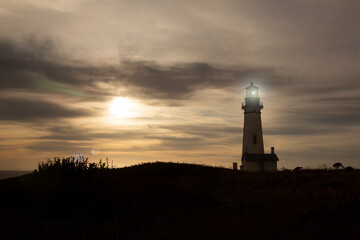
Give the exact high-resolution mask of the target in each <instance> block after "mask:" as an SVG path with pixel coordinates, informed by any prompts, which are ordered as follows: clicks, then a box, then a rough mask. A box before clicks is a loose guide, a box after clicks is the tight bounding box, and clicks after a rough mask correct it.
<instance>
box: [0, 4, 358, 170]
mask: <svg viewBox="0 0 360 240" xmlns="http://www.w3.org/2000/svg"><path fill="white" fill-rule="evenodd" d="M359 23H360V1H358V0H342V1H339V0H308V1H302V0H288V1H282V0H221V1H220V0H206V1H205V0H198V1H190V0H183V1H171V0H152V1H145V0H131V1H130V0H101V1H100V0H59V1H52V0H16V1H8V0H0V169H3V170H5V169H21V170H28V169H30V170H31V169H35V168H36V167H37V163H38V162H39V161H45V160H46V158H47V157H50V158H52V157H67V156H71V155H77V154H84V155H85V156H88V157H89V159H90V161H98V160H99V159H103V160H104V159H106V158H108V159H109V161H111V162H113V164H114V165H115V166H117V167H122V166H129V165H134V164H139V163H142V162H154V161H172V162H187V163H196V164H206V165H212V166H223V167H231V166H232V163H233V162H239V161H240V160H241V154H242V152H241V151H242V129H243V118H244V114H243V111H242V109H241V103H242V102H243V101H244V97H245V90H244V88H245V87H246V86H248V85H249V84H250V82H252V81H253V82H254V84H255V85H257V86H258V87H259V94H260V98H261V101H262V102H263V104H264V109H263V110H262V115H261V116H262V125H263V133H264V145H265V152H270V147H272V146H274V147H275V152H276V153H277V155H278V157H279V159H280V161H279V162H278V167H279V168H283V167H285V168H294V167H297V166H302V167H311V168H318V167H320V166H322V165H323V164H326V165H327V166H332V165H333V164H334V163H335V162H341V163H343V165H345V166H353V167H357V168H360V157H359V156H360V148H359V146H360V136H359V135H360V109H359V105H360V27H359Z"/></svg>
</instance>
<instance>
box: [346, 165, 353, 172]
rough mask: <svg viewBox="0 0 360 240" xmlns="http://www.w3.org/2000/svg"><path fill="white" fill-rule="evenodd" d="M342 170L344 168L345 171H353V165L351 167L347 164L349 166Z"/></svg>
mask: <svg viewBox="0 0 360 240" xmlns="http://www.w3.org/2000/svg"><path fill="white" fill-rule="evenodd" d="M344 170H345V171H353V170H354V168H353V167H351V166H349V167H346V168H345V169H344Z"/></svg>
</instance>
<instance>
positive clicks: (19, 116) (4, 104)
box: [0, 97, 91, 121]
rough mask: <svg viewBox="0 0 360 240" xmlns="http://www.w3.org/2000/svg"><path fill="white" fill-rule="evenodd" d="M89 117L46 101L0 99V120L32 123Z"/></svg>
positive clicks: (82, 111) (86, 113)
mask: <svg viewBox="0 0 360 240" xmlns="http://www.w3.org/2000/svg"><path fill="white" fill-rule="evenodd" d="M90 115H91V114H90V113H89V112H87V111H84V110H78V109H72V108H68V107H65V106H62V105H60V104H56V103H53V102H49V101H46V100H34V99H25V98H3V97H1V98H0V120H7V121H33V120H51V119H58V118H76V117H84V116H90Z"/></svg>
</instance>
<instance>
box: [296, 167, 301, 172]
mask: <svg viewBox="0 0 360 240" xmlns="http://www.w3.org/2000/svg"><path fill="white" fill-rule="evenodd" d="M301 169H302V167H296V168H294V171H300V170H301Z"/></svg>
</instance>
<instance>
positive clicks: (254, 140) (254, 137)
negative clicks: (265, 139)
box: [253, 134, 257, 144]
mask: <svg viewBox="0 0 360 240" xmlns="http://www.w3.org/2000/svg"><path fill="white" fill-rule="evenodd" d="M253 143H254V144H256V143H257V139H256V134H254V135H253Z"/></svg>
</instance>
